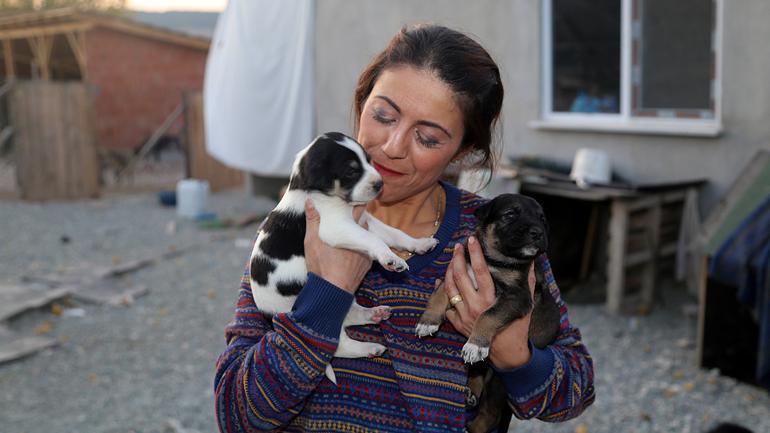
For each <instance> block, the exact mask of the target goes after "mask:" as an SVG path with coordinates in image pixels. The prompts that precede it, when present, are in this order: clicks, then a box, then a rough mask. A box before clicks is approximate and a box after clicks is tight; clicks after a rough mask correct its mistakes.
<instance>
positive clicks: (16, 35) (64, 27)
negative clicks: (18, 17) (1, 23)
mask: <svg viewBox="0 0 770 433" xmlns="http://www.w3.org/2000/svg"><path fill="white" fill-rule="evenodd" d="M92 27H93V24H91V23H89V22H77V23H68V24H57V25H49V26H38V27H28V28H24V29H11V30H0V39H27V38H31V37H35V36H45V35H56V34H60V33H68V32H82V31H86V30H88V29H90V28H92Z"/></svg>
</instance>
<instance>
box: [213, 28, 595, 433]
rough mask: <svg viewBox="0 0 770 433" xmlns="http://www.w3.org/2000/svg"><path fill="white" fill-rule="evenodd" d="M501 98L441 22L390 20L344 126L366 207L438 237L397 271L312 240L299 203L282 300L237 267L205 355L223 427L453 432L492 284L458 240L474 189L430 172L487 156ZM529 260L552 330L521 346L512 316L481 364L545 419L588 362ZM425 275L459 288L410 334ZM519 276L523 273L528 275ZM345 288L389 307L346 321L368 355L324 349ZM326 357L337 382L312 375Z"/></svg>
mask: <svg viewBox="0 0 770 433" xmlns="http://www.w3.org/2000/svg"><path fill="white" fill-rule="evenodd" d="M502 99H503V87H502V83H501V81H500V75H499V71H498V68H497V65H496V64H495V62H494V61H493V60H492V59H491V58H490V56H489V55H488V53H487V52H486V51H485V50H484V49H483V48H482V47H481V46H480V45H478V44H477V43H476V42H475V41H473V40H471V39H470V38H468V37H466V36H465V35H463V34H461V33H458V32H456V31H453V30H450V29H447V28H444V27H440V26H419V27H414V28H409V29H403V30H402V31H401V32H400V33H399V34H397V35H396V36H395V37H394V38H393V39H392V40H391V42H390V44H389V45H388V47H386V48H385V50H384V51H383V52H382V53H380V54H379V55H378V56H377V57H376V58H375V59H374V60H373V62H372V63H371V64H370V65H369V66H368V67H367V69H366V70H365V71H364V72H363V73H362V75H361V77H360V79H359V82H358V87H357V89H356V92H355V101H354V110H355V119H356V128H355V129H356V132H357V138H358V140H359V141H360V142H361V144H362V145H363V146H364V147H365V148H366V150H367V152H368V153H369V154H370V155H371V158H372V163H373V165H374V166H375V168H376V169H377V170H378V171H379V172H380V173H381V174H382V176H383V180H384V188H383V191H382V193H381V195H380V196H379V197H378V199H377V200H375V201H373V202H371V203H369V204H368V205H367V210H368V211H369V212H371V213H372V214H373V215H374V216H375V217H377V218H379V219H380V220H382V221H384V222H385V223H387V224H389V225H391V226H393V227H397V228H399V229H401V230H403V231H405V232H406V233H408V234H410V235H412V236H415V237H423V236H435V237H436V238H437V239H438V240H439V245H438V246H437V247H436V249H434V250H433V251H431V252H428V253H426V254H424V255H411V254H410V253H408V252H403V251H397V254H399V255H401V256H402V257H403V258H404V259H407V260H408V264H409V267H410V270H409V271H407V272H404V273H401V274H398V273H392V272H388V271H386V270H384V269H383V268H382V267H380V266H379V264H377V263H374V264H373V263H372V261H371V260H370V259H369V258H368V257H366V256H363V255H361V254H358V253H356V252H352V251H348V250H342V249H335V248H331V247H329V246H327V245H325V244H324V243H322V242H321V241H320V240H319V239H318V232H317V231H318V221H319V219H318V218H319V217H318V214H317V212H315V211H314V209H313V208H312V203H308V204H307V208H306V211H307V212H306V213H307V232H306V237H305V257H306V259H307V263H308V270H309V271H310V273H309V278H308V282H307V283H306V285H305V287H304V288H303V290H302V292H301V293H300V295H299V296H298V298H297V300H296V302H295V304H294V308H293V310H292V312H291V313H289V314H279V315H276V316H275V317H272V318H270V317H266V316H265V315H263V314H261V313H260V312H259V310H258V305H255V304H254V301H253V300H252V296H251V290H250V287H249V278H248V273H245V274H244V278H243V279H242V282H241V290H240V294H239V298H238V303H237V307H236V312H235V318H234V320H233V321H232V322H231V323H230V324H229V325H228V326H227V329H226V334H227V339H228V342H229V345H228V347H227V349H226V350H225V352H224V353H223V354H222V355H221V356H220V358H219V360H218V363H217V374H216V380H215V387H216V411H217V416H218V421H219V427H220V429H221V430H222V431H224V432H238V431H268V430H282V431H393V432H411V431H436V432H438V431H441V432H443V431H462V430H463V428H464V426H465V423H466V421H467V420H468V419H470V418H471V417H473V416H474V415H475V414H474V412H473V411H472V410H469V409H466V391H467V379H468V378H467V367H466V365H465V364H464V363H463V360H462V358H461V355H460V350H461V348H462V346H463V344H464V343H465V341H466V340H467V336H468V335H469V333H470V329H471V328H472V326H473V323H474V321H475V319H476V317H478V315H479V314H480V313H481V312H483V311H484V310H485V309H486V308H487V307H489V306H490V305H491V304H492V302H493V295H492V290H493V289H492V285H491V284H492V283H491V278H490V276H489V271H488V269H487V268H486V265H485V263H484V259H483V256H482V254H481V252H480V250H479V246H478V242H474V240H473V238H470V239H469V243H468V245H469V248H470V253H471V262H472V263H471V265H472V267H473V269H474V270H475V273H476V275H477V276H478V278H477V281H478V285H479V288H478V291H476V289H475V288H474V286H473V283H472V281H471V279H470V277H469V276H468V274H467V272H466V265H465V259H464V254H463V247H462V246H461V242H462V241H463V240H464V239H467V238H468V236H469V235H470V234H471V233H472V232H473V229H474V227H475V224H476V220H475V218H474V216H473V211H474V209H475V208H476V207H478V206H479V205H480V204H481V203H483V199H482V198H480V197H478V196H476V195H474V194H471V193H468V192H465V191H461V190H458V189H457V188H455V187H453V186H451V185H449V184H447V183H443V182H440V181H439V177H440V176H441V174H442V173H443V172H444V170H445V169H446V167H447V166H448V165H449V164H450V163H451V162H453V161H456V160H459V159H461V158H464V157H466V156H468V155H470V154H475V155H476V156H477V158H479V159H480V161H481V164H482V165H486V166H489V165H491V160H492V150H491V142H492V132H493V129H494V125H495V123H496V121H497V119H498V116H499V114H500V109H501V106H502ZM358 211H359V212H360V211H361V209H359V210H358ZM538 266H541V267H542V270H543V271H544V272H545V275H546V279H547V282H548V284H549V286H550V289H551V290H552V292H553V293H554V294H555V295H556V296H557V300H558V302H559V305H560V308H561V312H562V319H561V329H560V334H559V336H558V337H557V340H556V341H555V342H554V344H553V345H551V346H549V347H547V348H546V349H543V350H540V349H537V348H534V347H533V346H532V345H531V344H529V342H528V336H527V330H528V323H529V317H525V318H523V319H521V320H518V321H516V322H513V323H512V324H511V325H510V326H508V327H507V328H505V329H503V330H501V331H500V332H499V333H498V334H497V336H496V337H495V339H494V340H493V343H492V347H491V350H490V356H489V360H488V362H489V363H490V364H491V365H492V367H493V368H494V369H495V371H496V374H498V375H500V376H501V378H502V379H503V380H504V382H505V384H506V388H507V390H508V394H509V400H510V406H511V408H512V410H513V414H514V415H515V416H516V417H518V418H523V419H526V418H533V417H537V418H539V419H542V420H545V421H559V420H564V419H568V418H572V417H574V416H577V415H578V414H580V413H581V412H582V411H583V409H584V408H585V407H587V406H588V405H589V404H591V402H592V401H593V366H592V362H591V358H590V356H589V355H588V353H587V351H586V349H585V347H584V346H583V345H582V342H581V338H580V333H579V332H578V330H577V329H575V328H573V327H571V326H570V324H569V321H568V320H567V309H566V307H565V306H564V304H563V302H561V298H560V296H558V288H557V287H556V285H555V283H554V281H553V276H552V274H551V272H550V268H549V264H548V261H547V259H545V257H541V258H540V259H539V260H538ZM437 279H446V281H447V285H446V287H447V292H448V294H449V295H450V296H454V295H460V298H461V299H462V301H460V302H457V303H456V304H455V306H454V308H453V309H452V310H450V311H449V312H448V313H447V318H448V323H445V324H444V325H443V326H442V327H441V328H440V330H439V331H438V332H437V333H436V334H435V335H434V336H433V337H430V338H424V339H419V338H417V337H416V335H415V325H416V323H417V321H418V319H419V317H420V315H421V313H422V311H423V310H424V308H425V305H426V303H427V300H428V297H429V296H430V294H431V293H432V291H433V288H434V286H435V283H436V280H437ZM532 280H533V278H532V275H530V286H533V285H534V284H533V282H532ZM531 288H532V287H531ZM354 296H355V297H356V299H357V300H358V302H359V303H360V304H362V305H364V306H373V305H389V306H391V308H392V315H391V317H390V318H389V319H387V320H385V321H383V322H382V323H381V324H380V325H379V326H361V327H351V328H348V330H347V332H348V334H350V335H351V337H353V338H354V339H357V340H364V341H375V342H379V343H381V344H383V345H385V346H386V347H387V348H388V350H387V352H386V353H385V354H384V355H383V356H381V357H374V358H358V359H342V358H334V359H332V355H333V353H334V351H335V349H336V344H337V341H338V338H339V332H340V325H341V323H342V319H343V317H344V315H345V313H346V312H347V310H348V308H349V307H350V305H351V304H352V302H353V297H354ZM460 298H455V299H456V300H457V299H460ZM329 362H331V363H332V365H333V366H334V371H335V374H336V377H337V382H338V384H337V385H336V386H335V385H334V384H333V383H331V382H330V381H329V380H327V379H325V376H324V369H325V367H326V365H327V364H328V363H329Z"/></svg>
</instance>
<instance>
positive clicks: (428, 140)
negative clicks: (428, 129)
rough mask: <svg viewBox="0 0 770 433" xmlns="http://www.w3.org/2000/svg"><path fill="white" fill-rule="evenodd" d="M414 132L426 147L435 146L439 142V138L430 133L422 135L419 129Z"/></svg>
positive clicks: (418, 140)
mask: <svg viewBox="0 0 770 433" xmlns="http://www.w3.org/2000/svg"><path fill="white" fill-rule="evenodd" d="M414 134H415V136H416V137H417V142H418V143H420V144H422V145H423V146H425V147H434V146H436V145H437V144H438V140H436V139H435V138H433V137H431V136H429V135H422V134H421V133H420V131H418V130H415V131H414Z"/></svg>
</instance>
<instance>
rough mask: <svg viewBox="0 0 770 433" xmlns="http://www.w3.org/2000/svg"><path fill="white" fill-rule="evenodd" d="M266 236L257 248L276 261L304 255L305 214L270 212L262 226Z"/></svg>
mask: <svg viewBox="0 0 770 433" xmlns="http://www.w3.org/2000/svg"><path fill="white" fill-rule="evenodd" d="M262 231H264V232H265V233H267V234H268V236H267V238H266V239H264V240H262V242H261V243H260V244H259V248H260V249H261V250H262V252H263V253H264V254H265V255H267V256H270V257H271V258H273V259H277V260H289V259H290V258H292V256H302V257H304V255H305V214H304V213H301V214H291V213H283V212H280V213H279V212H271V213H270V215H269V216H268V218H267V221H265V225H264V226H262Z"/></svg>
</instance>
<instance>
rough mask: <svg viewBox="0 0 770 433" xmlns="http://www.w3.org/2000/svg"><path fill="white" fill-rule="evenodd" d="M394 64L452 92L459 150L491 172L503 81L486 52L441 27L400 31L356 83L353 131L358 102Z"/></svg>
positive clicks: (360, 103) (359, 108)
mask: <svg viewBox="0 0 770 433" xmlns="http://www.w3.org/2000/svg"><path fill="white" fill-rule="evenodd" d="M398 66H412V67H415V68H418V69H423V70H427V71H430V72H432V73H434V74H435V75H436V76H437V77H438V78H439V79H441V80H442V81H443V82H444V83H446V84H447V85H448V86H449V88H450V89H452V91H453V92H454V94H455V98H456V101H457V104H458V106H459V107H460V110H461V111H462V114H463V121H464V122H465V124H464V127H465V134H464V136H463V140H462V144H461V147H460V149H461V150H471V151H474V152H476V153H478V156H479V158H480V159H479V161H478V165H479V166H481V167H486V168H490V169H491V168H492V165H493V162H494V155H493V151H492V136H493V131H494V128H495V124H496V123H497V120H498V117H499V115H500V109H501V108H502V105H503V83H502V81H501V80H500V71H499V69H498V67H497V64H496V63H495V61H494V60H492V57H490V55H489V53H487V51H486V50H485V49H484V48H483V47H482V46H481V45H479V43H478V42H476V41H474V40H473V39H471V38H470V37H468V36H466V35H464V34H463V33H460V32H458V31H456V30H452V29H449V28H446V27H443V26H439V25H433V24H423V25H417V26H413V27H404V28H402V29H401V31H400V32H399V33H398V34H396V35H395V36H394V37H393V39H391V40H390V43H388V46H387V47H385V49H384V50H383V51H382V52H381V53H379V54H378V55H377V56H376V57H375V58H374V59H373V60H372V62H371V63H370V64H369V66H367V67H366V69H365V70H364V71H363V72H362V73H361V76H360V77H359V79H358V85H357V86H356V91H355V95H354V101H353V113H354V125H355V130H356V131H358V127H359V122H360V118H361V113H362V111H363V109H364V103H365V102H366V99H367V98H368V97H369V94H370V93H371V92H372V88H374V84H375V83H376V82H377V79H379V77H380V74H382V72H383V71H385V70H386V69H389V68H393V67H398Z"/></svg>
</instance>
